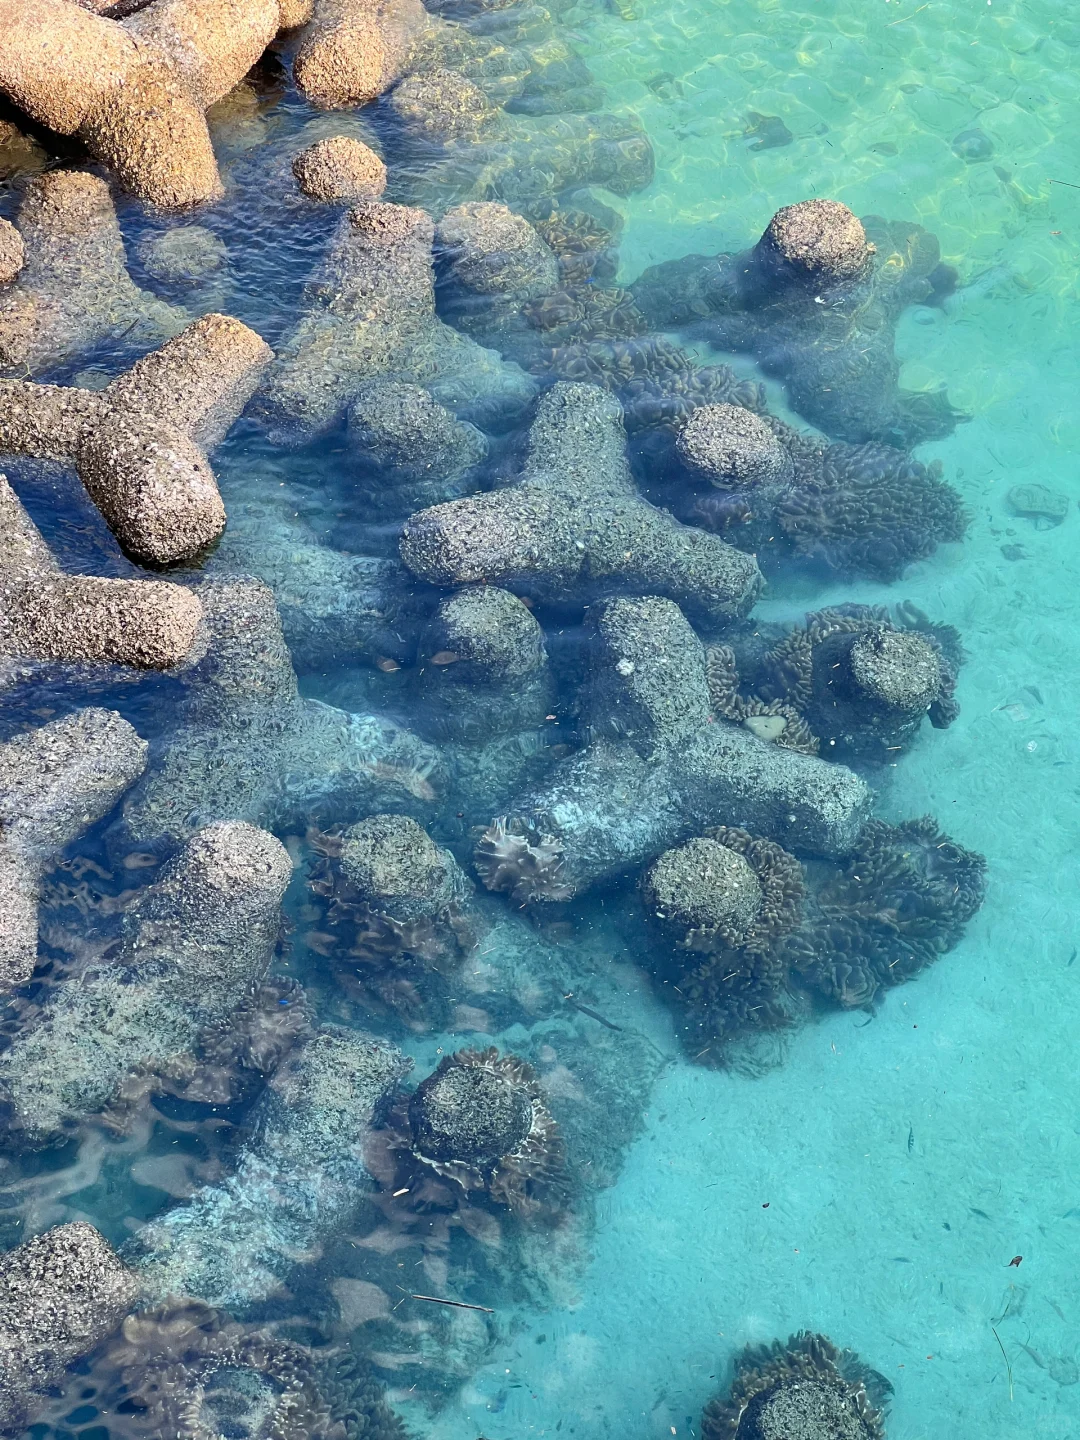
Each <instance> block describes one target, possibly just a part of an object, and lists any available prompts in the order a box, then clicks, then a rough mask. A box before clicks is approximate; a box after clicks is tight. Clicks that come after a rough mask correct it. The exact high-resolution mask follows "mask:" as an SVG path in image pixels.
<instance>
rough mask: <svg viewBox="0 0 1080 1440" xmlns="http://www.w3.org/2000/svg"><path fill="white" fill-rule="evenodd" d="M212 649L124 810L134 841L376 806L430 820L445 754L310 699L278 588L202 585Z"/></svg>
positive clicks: (190, 679) (371, 718) (235, 580)
mask: <svg viewBox="0 0 1080 1440" xmlns="http://www.w3.org/2000/svg"><path fill="white" fill-rule="evenodd" d="M198 594H199V596H200V598H201V600H202V603H203V608H204V610H205V612H206V617H207V620H206V624H207V631H208V648H207V651H206V654H205V656H204V657H203V658H202V659H200V660H199V661H198V663H196V664H193V665H192V667H191V668H190V670H189V671H188V672H187V674H186V676H185V677H184V678H185V681H186V684H187V696H186V700H185V702H184V703H183V705H182V707H181V710H180V715H179V725H178V727H177V728H176V729H175V730H173V731H172V732H171V733H169V734H168V735H167V736H166V738H165V741H164V744H163V746H162V749H163V752H164V753H162V754H160V755H159V757H158V760H157V764H156V765H155V767H154V768H153V770H152V771H151V773H150V774H149V775H148V776H147V777H146V780H145V781H144V782H143V783H142V784H141V785H140V786H139V787H138V788H137V789H136V790H135V791H134V792H133V794H132V795H131V796H130V797H129V801H128V803H127V805H126V806H125V808H124V815H123V827H122V829H123V834H124V837H125V839H127V840H132V841H134V842H135V843H136V844H140V843H142V844H145V843H147V842H157V841H164V840H166V839H168V840H171V841H173V842H177V841H182V840H184V839H186V838H187V837H188V836H189V835H190V834H192V832H193V831H194V830H196V829H198V828H199V826H201V825H204V824H206V823H208V822H209V821H211V820H217V819H226V818H234V817H235V818H238V819H244V820H247V821H249V822H251V823H252V824H260V825H269V826H273V827H279V826H282V825H288V824H294V825H298V826H300V827H301V828H303V827H306V825H307V824H309V823H311V822H312V821H322V822H323V823H329V822H331V821H334V820H339V819H342V818H351V817H352V815H354V814H356V813H357V812H360V813H364V812H365V811H371V810H373V809H387V810H406V811H415V812H416V813H419V814H426V813H428V812H429V811H430V809H431V807H432V805H433V803H434V802H435V800H436V789H435V785H434V784H433V783H432V781H435V782H436V783H439V784H441V782H442V778H443V777H442V773H441V760H440V757H439V755H438V752H437V751H435V750H434V749H433V748H432V747H431V746H430V745H426V744H425V743H424V742H423V741H422V740H420V739H418V738H417V737H416V736H415V735H413V734H412V733H411V732H410V731H408V730H405V729H402V728H400V727H399V726H397V725H395V724H393V723H392V722H391V721H389V720H383V719H380V718H379V717H378V716H375V715H353V714H349V713H347V712H346V711H343V710H337V709H335V708H334V707H333V706H331V705H324V704H322V703H321V702H320V701H317V700H307V699H303V698H302V697H301V696H300V694H299V691H298V689H297V683H296V674H295V672H294V670H293V667H292V661H291V659H290V657H289V652H288V649H287V648H286V645H285V640H284V636H283V635H282V631H281V621H280V618H279V616H278V614H277V610H276V608H275V605H274V597H273V595H272V593H271V592H270V590H269V589H268V588H267V587H266V586H265V585H264V584H262V583H261V582H260V581H257V580H252V579H250V578H247V577H221V578H214V579H213V580H208V581H204V582H203V583H202V584H201V585H200V586H199V588H198Z"/></svg>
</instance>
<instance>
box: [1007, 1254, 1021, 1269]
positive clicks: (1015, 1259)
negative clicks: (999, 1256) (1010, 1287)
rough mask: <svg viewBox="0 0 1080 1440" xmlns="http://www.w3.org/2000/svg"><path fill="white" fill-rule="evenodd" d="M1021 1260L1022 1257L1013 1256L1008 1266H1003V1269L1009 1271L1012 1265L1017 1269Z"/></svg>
mask: <svg viewBox="0 0 1080 1440" xmlns="http://www.w3.org/2000/svg"><path fill="white" fill-rule="evenodd" d="M1023 1258H1024V1257H1023V1256H1022V1255H1014V1256H1013V1258H1012V1259H1011V1260H1010V1261H1009V1263H1008V1265H1006V1266H1005V1269H1006V1270H1011V1269H1012V1267H1013V1266H1014V1265H1015V1266H1016V1267H1017V1268H1019V1266H1020V1261H1021V1260H1023Z"/></svg>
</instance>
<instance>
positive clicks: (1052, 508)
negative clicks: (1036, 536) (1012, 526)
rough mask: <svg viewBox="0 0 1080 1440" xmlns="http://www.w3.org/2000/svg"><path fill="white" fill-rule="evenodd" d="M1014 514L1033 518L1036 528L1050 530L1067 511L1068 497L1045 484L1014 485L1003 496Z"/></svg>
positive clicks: (1058, 523)
mask: <svg viewBox="0 0 1080 1440" xmlns="http://www.w3.org/2000/svg"><path fill="white" fill-rule="evenodd" d="M1005 503H1006V505H1008V507H1009V509H1010V510H1011V511H1012V513H1013V514H1014V515H1022V516H1023V518H1024V519H1025V520H1033V521H1034V522H1035V528H1036V529H1037V530H1051V529H1053V528H1054V526H1056V525H1060V524H1061V522H1062V521H1063V520H1064V519H1065V517H1066V515H1068V513H1069V497H1068V496H1067V495H1062V494H1061V493H1060V492H1059V491H1057V490H1051V489H1050V488H1049V487H1048V486H1046V485H1038V484H1033V485H1014V486H1013V487H1012V489H1011V490H1010V491H1009V492H1008V494H1007V495H1006V496H1005Z"/></svg>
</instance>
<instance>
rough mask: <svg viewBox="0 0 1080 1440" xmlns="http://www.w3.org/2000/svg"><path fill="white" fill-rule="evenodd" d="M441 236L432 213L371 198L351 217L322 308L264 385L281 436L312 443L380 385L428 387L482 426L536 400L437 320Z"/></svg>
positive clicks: (288, 344)
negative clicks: (435, 259) (371, 385)
mask: <svg viewBox="0 0 1080 1440" xmlns="http://www.w3.org/2000/svg"><path fill="white" fill-rule="evenodd" d="M434 233H435V227H434V224H433V222H432V219H431V217H430V216H429V215H427V214H426V213H425V212H424V211H423V210H411V209H408V208H407V207H405V206H403V205H386V204H383V203H381V202H378V201H372V202H370V203H367V204H362V205H357V206H356V207H355V208H354V209H352V210H350V211H349V213H348V214H347V215H346V216H345V217H344V219H343V220H342V221H341V224H340V225H339V226H338V228H337V230H336V231H335V232H334V238H333V240H332V242H331V245H330V250H329V252H328V254H327V256H326V259H325V261H324V262H323V265H322V267H321V269H320V271H319V273H318V275H317V276H316V280H315V284H314V290H313V299H314V300H315V302H316V303H315V305H314V307H313V308H312V309H311V310H310V311H309V312H308V314H307V315H305V316H304V318H303V319H302V320H301V321H300V323H299V325H298V326H297V327H296V329H295V330H294V331H293V333H292V335H291V336H290V337H289V338H288V339H287V340H286V341H285V342H284V344H283V345H282V347H281V350H280V352H279V356H278V359H277V362H276V364H275V365H274V366H273V368H272V370H271V372H270V375H269V377H268V379H267V383H266V385H265V387H264V389H263V394H262V397H261V404H262V408H263V409H264V411H265V412H266V413H267V415H268V416H269V417H270V420H271V424H272V426H273V430H274V438H275V439H277V440H280V441H283V442H289V441H295V442H297V443H300V442H302V441H306V440H310V439H312V438H313V437H314V436H316V435H318V434H319V433H320V432H321V431H323V430H326V429H328V428H329V427H330V426H331V425H333V424H334V422H335V421H336V420H337V419H338V417H339V416H340V415H341V414H342V412H343V411H344V409H345V407H346V406H347V405H348V403H349V401H350V400H351V399H352V398H353V397H354V396H355V395H356V394H357V392H358V391H359V390H360V388H361V386H362V385H364V384H365V383H366V382H368V381H372V380H377V379H389V380H404V381H409V382H412V383H414V384H418V385H424V386H425V387H426V388H427V389H428V390H430V392H431V394H432V395H433V396H434V398H435V399H436V400H437V401H438V402H439V403H440V404H442V405H445V406H447V407H448V408H449V409H450V410H452V411H454V412H455V414H457V415H458V416H459V417H460V418H463V419H471V420H475V421H476V422H477V423H484V422H489V423H490V422H492V421H495V422H498V421H499V420H500V418H501V417H505V416H506V415H507V414H508V413H509V414H516V413H518V412H520V411H521V410H522V409H523V408H524V407H525V406H526V405H527V404H528V402H529V401H530V400H531V399H532V397H533V396H534V395H535V393H536V385H535V382H534V381H533V380H532V379H530V377H529V376H528V375H526V374H525V372H524V371H523V370H521V369H520V368H519V367H518V366H517V365H514V364H511V363H509V362H507V361H504V360H503V359H502V357H501V356H500V355H499V354H498V352H497V351H495V350H485V349H484V348H483V347H482V346H480V345H477V344H476V342H475V341H473V340H470V339H468V338H467V337H466V336H464V335H461V334H459V333H458V332H457V331H456V330H454V329H452V328H451V327H450V326H449V325H444V324H443V322H442V321H441V320H440V319H439V318H438V316H437V315H436V313H435V277H434V274H433V270H432V256H431V246H432V241H433V239H434Z"/></svg>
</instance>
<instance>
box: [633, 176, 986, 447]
mask: <svg viewBox="0 0 1080 1440" xmlns="http://www.w3.org/2000/svg"><path fill="white" fill-rule="evenodd" d="M955 283H956V274H955V271H952V270H950V269H949V267H948V266H945V265H943V264H942V263H941V254H940V250H939V247H938V243H937V241H936V240H935V238H934V237H933V236H932V235H930V234H928V233H927V231H925V230H924V229H923V228H922V226H920V225H916V224H902V223H895V224H890V223H889V222H886V221H884V220H881V219H879V218H877V217H868V218H867V220H866V222H865V224H864V223H863V222H862V221H860V220H859V219H857V218H856V216H855V215H853V214H852V212H851V211H850V210H849V209H848V208H847V206H846V205H841V204H840V203H839V202H838V201H836V200H803V201H800V202H799V203H798V204H796V205H785V206H784V208H783V209H782V210H778V211H777V212H776V214H775V215H774V216H773V218H772V219H771V220H770V222H769V224H768V227H767V228H766V230H765V233H764V234H763V235H762V236H761V238H760V239H759V240H758V242H757V244H756V245H754V246H752V247H751V248H750V249H749V250H746V251H744V252H742V253H741V254H737V255H713V256H705V255H687V256H685V257H684V258H683V259H682V260H669V261H665V262H664V263H663V264H660V265H652V266H650V267H649V269H647V270H646V271H645V272H644V274H643V275H641V276H640V277H639V279H637V280H636V281H634V283H633V284H632V285H631V287H630V289H631V291H632V293H633V296H634V301H635V303H636V304H637V306H638V308H639V309H640V310H641V312H642V313H643V314H644V316H645V317H646V319H647V320H648V323H649V326H650V328H652V329H655V330H670V329H673V328H674V327H676V326H683V325H695V326H698V327H700V330H701V333H703V334H704V335H706V336H707V337H708V338H709V340H710V341H711V342H712V343H713V344H714V345H715V346H716V348H717V349H720V350H728V351H730V350H736V351H743V352H746V353H748V354H751V355H753V356H754V358H755V359H756V360H757V362H758V364H759V365H760V366H761V368H762V369H763V370H764V371H765V373H766V374H767V375H775V376H777V377H778V378H779V379H781V380H783V381H784V383H785V384H786V386H787V389H788V395H789V398H790V401H791V405H792V407H793V408H794V409H795V410H797V411H798V412H799V413H800V414H801V415H803V416H805V417H806V419H807V420H809V421H811V423H812V424H814V425H817V426H818V427H819V428H820V429H822V430H824V431H825V433H826V434H827V435H830V436H832V437H833V438H835V439H839V440H848V441H851V442H852V443H854V444H863V443H864V442H866V441H869V440H880V441H884V442H885V443H887V444H889V445H896V446H898V447H899V448H901V449H907V448H909V447H910V446H912V445H916V444H918V443H920V442H921V441H924V440H937V439H941V438H942V437H943V436H945V435H948V434H950V433H951V432H952V430H953V429H954V428H955V426H956V422H957V420H958V419H960V418H962V417H961V416H959V415H958V413H957V412H956V411H955V410H953V408H952V407H951V405H950V404H949V402H948V398H947V396H946V395H945V392H944V391H943V390H937V391H925V392H923V391H905V390H901V389H900V386H899V376H900V363H899V361H898V360H897V358H896V354H895V351H894V346H893V341H894V336H895V331H896V323H897V320H898V318H899V316H900V313H901V311H902V310H903V309H904V308H905V307H906V306H908V305H918V304H924V303H925V304H930V303H933V301H934V300H935V299H940V298H942V297H943V296H944V295H946V294H948V293H949V291H950V290H951V289H952V287H953V286H954V285H955Z"/></svg>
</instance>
